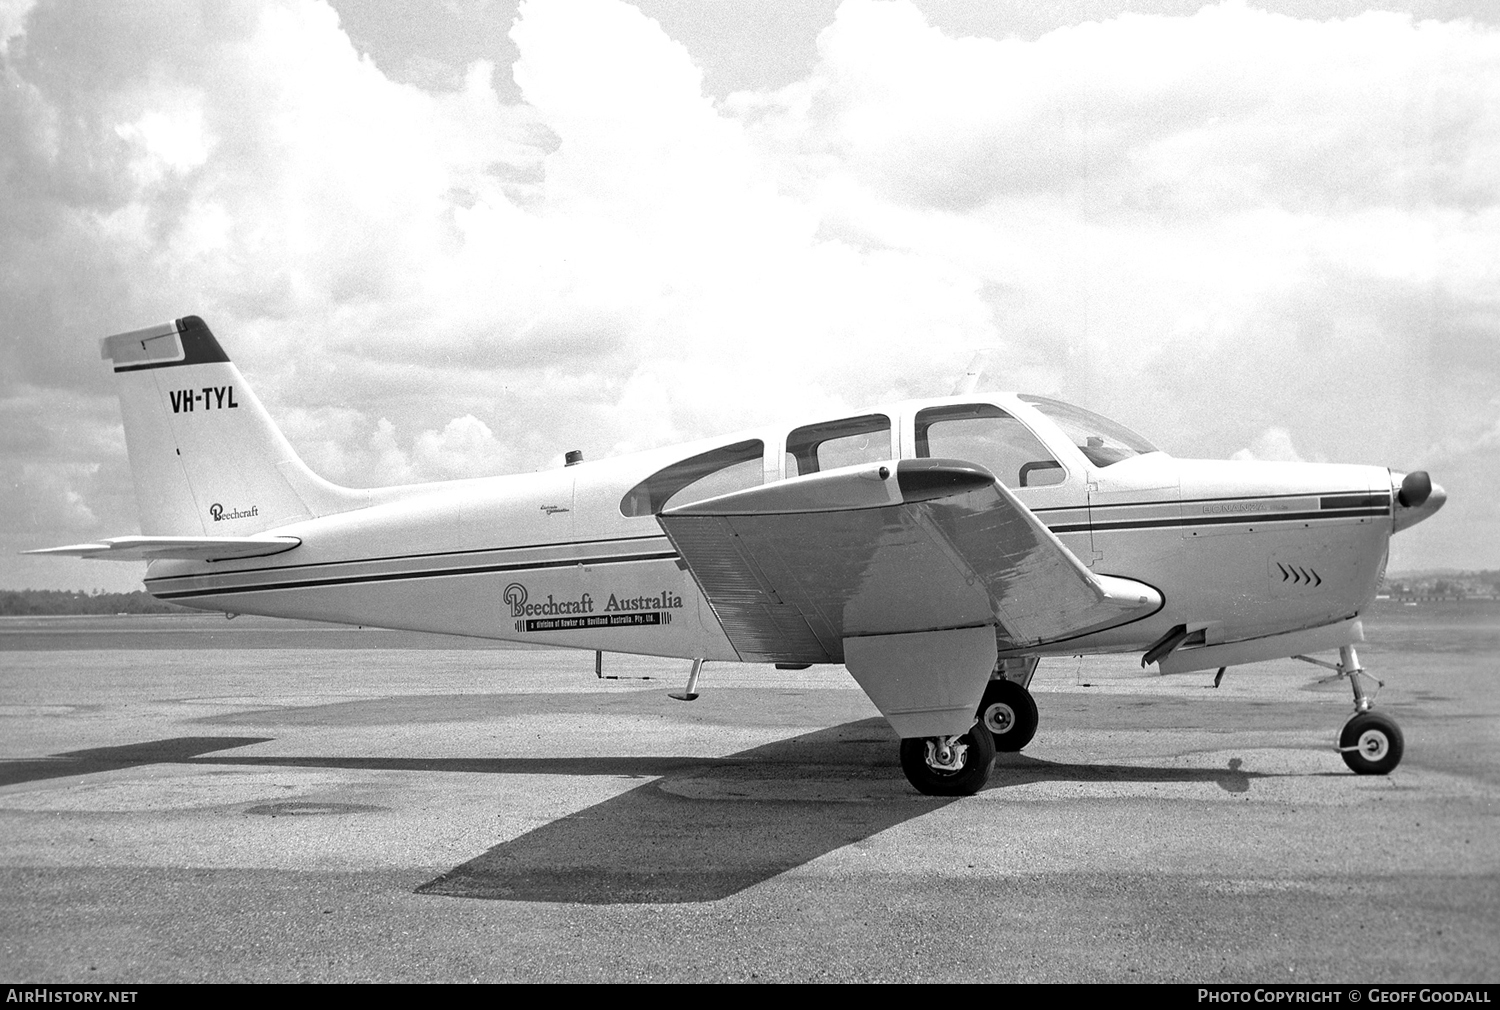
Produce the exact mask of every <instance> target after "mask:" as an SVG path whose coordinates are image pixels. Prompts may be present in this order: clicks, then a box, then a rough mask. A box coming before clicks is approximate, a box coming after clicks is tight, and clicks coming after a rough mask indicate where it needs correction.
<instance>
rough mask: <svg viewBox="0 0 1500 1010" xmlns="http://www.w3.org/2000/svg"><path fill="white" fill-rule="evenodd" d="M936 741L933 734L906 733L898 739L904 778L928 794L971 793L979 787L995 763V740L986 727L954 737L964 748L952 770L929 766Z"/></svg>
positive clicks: (976, 727) (970, 794)
mask: <svg viewBox="0 0 1500 1010" xmlns="http://www.w3.org/2000/svg"><path fill="white" fill-rule="evenodd" d="M937 742H938V738H937V737H907V738H906V739H905V740H902V741H901V770H902V771H903V772H905V773H906V780H907V781H908V782H910V783H911V784H912V785H914V786H916V787H917V791H918V792H921V793H926V794H927V795H928V796H973V795H974V794H975V793H977V792H979V790H981V789H983V788H984V784H985V782H987V781H989V777H990V768H991V767H992V766H993V765H994V763H995V741H994V739H993V738H992V737H991V736H990V733H989V731H988V730H986V729H985V728H984V727H983V726H975V727H974V728H973V729H971V730H969V732H967V733H965V734H964V735H963V736H961V737H959V738H958V741H957V743H958V746H961V747H963V748H964V754H963V760H962V763H961V764H960V765H959V767H958V768H955V769H952V770H949V769H944V768H938V767H934V766H933V764H932V761H931V760H930V757H931V755H932V750H933V749H935V748H936V745H937ZM929 745H932V747H931V748H929Z"/></svg>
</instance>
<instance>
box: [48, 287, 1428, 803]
mask: <svg viewBox="0 0 1500 1010" xmlns="http://www.w3.org/2000/svg"><path fill="white" fill-rule="evenodd" d="M102 351H103V357H104V358H105V359H107V360H109V361H110V362H111V363H112V365H113V368H114V373H115V379H116V382H117V384H118V388H119V394H120V404H121V412H122V415H123V418H124V425H125V437H126V445H127V449H128V452H129V456H130V465H131V470H132V473H133V475H134V479H135V488H136V496H137V498H138V500H139V504H140V511H141V530H142V535H140V536H124V537H115V538H112V539H108V540H104V541H101V542H99V543H89V544H74V545H71V546H68V547H55V548H50V549H47V550H43V551H37V552H33V553H41V554H47V553H51V554H62V555H74V556H79V557H88V558H118V559H135V560H140V559H145V560H147V561H149V562H150V565H149V567H148V569H147V575H146V586H147V588H148V589H149V591H150V592H151V593H152V595H154V596H155V597H157V598H158V599H163V600H171V601H173V602H174V603H179V604H183V605H185V606H189V607H196V608H199V609H203V610H219V611H225V612H231V613H251V614H265V615H270V616H276V617H294V618H308V619H313V620H320V621H333V622H341V623H347V624H360V625H373V626H379V627H387V628H398V629H407V630H412V631H430V632H443V633H448V634H457V635H471V636H479V637H483V638H495V639H507V640H511V641H519V642H527V643H532V644H538V645H548V646H558V647H569V648H578V649H589V650H595V651H597V652H622V653H641V654H648V655H657V656H671V657H679V658H682V659H685V660H691V661H692V666H691V672H690V673H689V681H688V687H687V691H686V692H685V693H684V695H683V697H689V698H691V697H695V696H696V695H695V694H694V693H693V692H694V688H695V686H696V683H697V679H698V674H699V671H700V670H701V668H702V665H703V663H704V662H705V661H707V660H716V661H717V660H729V661H741V662H751V663H774V664H777V665H778V666H783V667H802V666H806V665H809V664H816V663H843V664H844V665H845V666H846V667H847V668H848V670H849V672H850V673H851V674H852V675H853V677H854V679H855V680H856V681H857V682H858V683H859V686H860V687H861V688H863V689H864V691H865V692H866V693H867V694H868V695H869V696H870V699H871V700H872V701H873V702H874V703H875V705H876V707H877V708H879V710H880V712H881V714H882V715H884V716H885V718H886V719H887V720H889V722H890V724H891V726H892V727H893V728H894V729H895V731H896V733H897V735H898V736H900V738H901V744H900V758H901V766H902V769H903V771H904V772H905V774H906V776H907V778H908V779H909V780H910V781H911V783H912V784H913V785H914V786H915V787H916V788H917V789H918V790H920V791H921V792H924V793H929V794H934V795H965V794H970V793H973V792H976V791H977V790H979V789H980V788H981V787H982V786H983V785H984V783H985V781H986V780H987V778H988V776H989V774H990V769H991V766H992V765H993V762H994V755H995V751H996V749H997V748H999V749H1000V750H1006V751H1016V750H1020V749H1021V748H1022V747H1024V746H1025V745H1026V744H1027V743H1028V742H1029V741H1030V740H1031V738H1032V734H1033V733H1034V732H1035V731H1036V726H1037V709H1036V705H1035V703H1034V702H1033V700H1032V698H1031V695H1030V692H1029V687H1030V683H1031V678H1032V675H1033V674H1034V673H1035V671H1036V668H1037V663H1038V661H1039V659H1040V658H1041V657H1043V656H1049V655H1081V654H1090V653H1121V652H1141V653H1143V657H1142V665H1143V666H1145V665H1147V664H1150V663H1155V664H1157V666H1158V667H1159V669H1160V670H1161V672H1162V673H1182V672H1187V671H1194V670H1212V669H1217V670H1218V675H1219V676H1222V675H1223V671H1224V668H1226V667H1228V666H1232V665H1239V664H1243V663H1252V662H1256V661H1259V660H1267V659H1278V658H1283V657H1290V656H1297V657H1300V658H1304V659H1308V660H1309V661H1310V662H1317V663H1320V664H1321V665H1324V666H1328V667H1330V668H1332V669H1333V670H1335V671H1336V672H1337V673H1338V674H1339V675H1340V676H1343V677H1347V678H1348V680H1349V682H1350V684H1351V685H1352V688H1353V693H1354V707H1355V713H1354V715H1353V717H1352V718H1350V719H1349V721H1348V722H1347V723H1345V725H1344V727H1343V730H1342V732H1341V734H1340V736H1339V743H1338V749H1339V751H1340V752H1341V753H1342V755H1343V759H1344V761H1345V762H1346V763H1347V764H1348V766H1349V767H1350V768H1351V769H1353V770H1354V771H1355V772H1358V773H1362V774H1385V773H1387V772H1389V771H1390V770H1391V769H1393V768H1395V767H1396V765H1397V763H1398V762H1399V761H1400V760H1401V754H1402V748H1403V743H1402V737H1401V731H1400V729H1399V728H1398V727H1397V725H1396V723H1395V722H1394V721H1393V720H1392V719H1390V718H1389V717H1388V716H1386V715H1384V714H1382V713H1379V712H1376V711H1373V710H1372V708H1371V697H1370V695H1369V694H1368V693H1367V692H1366V690H1365V687H1364V685H1363V682H1362V678H1363V677H1365V676H1367V675H1366V674H1365V673H1364V671H1363V670H1362V669H1361V667H1360V664H1359V659H1358V656H1357V654H1356V652H1355V645H1356V643H1358V642H1361V641H1363V637H1364V636H1363V630H1362V628H1361V624H1360V615H1361V614H1362V613H1363V612H1364V610H1365V609H1366V608H1367V607H1368V606H1369V605H1370V603H1371V601H1372V600H1373V598H1374V596H1375V590H1376V587H1377V585H1378V584H1379V582H1380V578H1381V575H1382V572H1383V569H1384V565H1385V559H1386V553H1387V547H1388V545H1389V541H1390V537H1391V534H1392V533H1395V532H1397V531H1399V530H1402V529H1405V528H1406V527H1408V526H1411V525H1413V524H1414V523H1418V522H1420V521H1422V520H1423V519H1425V518H1427V517H1428V516H1430V515H1432V514H1433V513H1434V512H1436V511H1437V510H1438V509H1439V508H1440V507H1441V506H1442V504H1443V502H1444V500H1445V494H1444V492H1443V490H1442V488H1440V487H1438V486H1437V485H1436V484H1433V483H1432V482H1431V480H1430V479H1429V478H1428V476H1427V474H1426V473H1425V472H1421V471H1417V472H1414V473H1408V474H1401V473H1393V472H1391V471H1390V470H1387V469H1385V468H1384V467H1375V466H1347V465H1333V464H1322V463H1268V462H1219V461H1206V460H1187V459H1174V458H1173V457H1171V456H1169V455H1167V454H1166V453H1165V452H1162V451H1160V450H1159V449H1157V448H1156V447H1155V446H1154V445H1152V444H1151V443H1150V442H1148V441H1146V440H1145V439H1144V438H1142V437H1141V436H1139V435H1137V434H1136V433H1134V432H1133V431H1130V430H1129V429H1127V428H1125V427H1123V426H1122V425H1119V424H1116V423H1115V422H1113V421H1110V420H1107V419H1106V418H1103V417H1100V416H1099V415H1097V414H1094V413H1091V412H1089V411H1087V410H1083V409H1080V408H1078V407H1075V406H1071V405H1069V404H1067V403H1063V402H1060V401H1058V400H1054V399H1049V398H1046V397H1040V396H1028V395H1015V394H1009V393H1006V394H995V393H974V392H967V393H960V394H959V395H954V396H947V397H938V398H933V399H924V400H910V401H906V402H903V403H895V404H889V405H886V406H881V407H875V408H872V409H870V410H866V411H863V412H861V413H857V414H851V415H847V416H833V417H817V418H810V419H804V420H798V421H796V422H794V423H788V424H783V425H772V426H769V427H765V428H760V429H756V430H753V431H747V432H741V433H739V434H734V435H728V436H725V437H722V438H712V439H705V440H703V441H699V442H693V443H690V444H686V445H679V446H672V447H669V448H661V449H654V450H650V451H647V452H641V453H636V454H633V455H628V456H621V457H618V458H612V459H604V460H598V461H592V462H581V461H579V460H578V456H577V454H576V453H570V454H569V455H568V465H565V466H561V467H558V468H556V469H553V470H550V471H544V472H540V473H528V474H518V475H513V476H502V477H487V478H480V479H471V480H458V481H451V482H444V483H433V484H417V485H410V486H402V487H386V488H374V489H369V490H353V489H350V488H344V487H338V486H335V485H333V484H331V483H329V482H327V481H325V480H323V479H321V478H319V477H318V476H316V475H315V474H313V473H312V471H310V470H309V469H308V468H307V466H306V465H304V464H303V462H302V461H301V460H300V459H299V458H298V457H297V454H296V452H295V451H294V450H293V449H292V447H291V445H290V444H289V443H288V442H287V440H286V439H285V438H284V437H283V436H282V434H281V432H280V431H279V430H278V429H277V427H276V425H275V424H274V423H273V422H272V420H271V418H270V416H269V415H268V414H267V413H266V411H265V409H264V408H263V407H262V406H261V403H260V401H259V400H258V399H257V398H256V396H255V394H254V393H253V392H252V391H251V390H250V387H249V386H248V385H247V384H246V382H245V379H244V377H243V376H242V375H241V374H240V372H239V370H238V369H237V368H236V367H235V366H234V364H233V363H232V362H230V360H229V358H228V356H227V355H226V354H225V353H224V351H223V350H222V348H221V347H220V345H219V342H218V341H217V340H216V339H215V338H214V335H213V334H212V333H211V332H210V331H209V328H208V327H207V326H206V325H205V324H204V322H203V320H201V319H199V318H198V317H196V316H187V317H185V318H182V319H178V320H176V321H175V322H172V323H166V324H163V325H160V326H153V327H149V328H147V329H142V330H135V331H133V332H129V333H121V334H118V335H116V336H112V337H106V338H105V339H104V341H103V342H102ZM967 385H968V387H969V388H972V385H973V382H972V376H971V381H970V382H969V383H967ZM960 388H961V389H962V388H964V387H963V386H962V385H961V386H960ZM1335 649H1336V650H1338V656H1339V658H1338V661H1337V662H1336V663H1335V662H1328V661H1323V660H1312V659H1310V658H1309V657H1307V656H1306V654H1307V653H1310V652H1316V651H1320V650H1335ZM1216 683H1217V681H1216Z"/></svg>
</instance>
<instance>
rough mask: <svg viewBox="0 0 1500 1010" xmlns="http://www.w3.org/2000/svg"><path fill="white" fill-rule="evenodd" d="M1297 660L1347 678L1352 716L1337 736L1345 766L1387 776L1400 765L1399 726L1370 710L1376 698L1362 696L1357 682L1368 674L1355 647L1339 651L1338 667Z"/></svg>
mask: <svg viewBox="0 0 1500 1010" xmlns="http://www.w3.org/2000/svg"><path fill="white" fill-rule="evenodd" d="M1296 658H1297V659H1301V660H1303V661H1305V662H1309V663H1315V664H1317V665H1318V666H1326V667H1328V668H1329V669H1331V670H1333V671H1334V672H1335V673H1337V674H1338V675H1339V676H1340V677H1348V678H1349V686H1350V687H1351V688H1353V690H1354V715H1353V717H1352V718H1350V720H1349V721H1348V722H1346V723H1344V728H1343V730H1342V731H1341V732H1340V733H1339V756H1340V757H1342V758H1343V759H1344V764H1346V765H1348V766H1349V767H1350V769H1351V770H1353V772H1354V773H1355V774H1356V775H1388V774H1390V773H1391V771H1393V770H1394V769H1395V767H1396V766H1397V765H1398V764H1400V763H1401V755H1402V753H1403V752H1404V751H1405V749H1406V741H1405V740H1404V739H1402V736H1401V727H1400V726H1397V725H1396V720H1394V719H1392V718H1391V717H1390V716H1388V715H1385V714H1383V713H1381V712H1375V711H1373V707H1374V704H1375V699H1374V698H1372V697H1371V696H1370V695H1368V694H1366V693H1365V688H1364V684H1362V683H1361V682H1360V679H1359V678H1361V677H1369V676H1370V675H1369V674H1367V673H1365V671H1364V668H1363V667H1362V666H1360V665H1359V654H1358V653H1356V652H1355V651H1354V646H1352V645H1346V646H1344V647H1343V648H1341V649H1339V661H1338V664H1337V665H1335V664H1333V663H1325V662H1322V661H1321V660H1316V659H1309V658H1308V657H1306V656H1297V657H1296ZM1370 679H1371V680H1375V678H1373V677H1371V678H1370ZM1375 685H1376V686H1377V687H1384V686H1385V685H1384V684H1383V683H1382V682H1381V681H1379V680H1375Z"/></svg>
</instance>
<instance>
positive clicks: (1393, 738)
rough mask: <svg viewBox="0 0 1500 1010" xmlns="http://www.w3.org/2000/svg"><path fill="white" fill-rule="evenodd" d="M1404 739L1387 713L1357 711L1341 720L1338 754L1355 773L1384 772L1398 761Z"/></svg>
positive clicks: (1377, 773) (1387, 772)
mask: <svg viewBox="0 0 1500 1010" xmlns="http://www.w3.org/2000/svg"><path fill="white" fill-rule="evenodd" d="M1405 747H1406V743H1405V741H1404V740H1402V738H1401V727H1399V726H1397V725H1396V721H1395V720H1394V719H1392V718H1390V717H1389V716H1385V715H1381V714H1380V713H1378V712H1361V713H1359V714H1358V715H1356V716H1355V717H1354V718H1353V719H1350V720H1349V721H1348V722H1346V723H1344V730H1343V732H1342V733H1340V734H1339V754H1340V755H1341V756H1342V757H1343V759H1344V764H1346V765H1348V766H1349V767H1350V768H1352V769H1353V770H1354V773H1355V774H1356V775H1387V774H1389V773H1390V772H1391V770H1392V769H1394V768H1395V767H1396V766H1397V765H1398V764H1400V763H1401V754H1402V752H1403V751H1404V750H1405Z"/></svg>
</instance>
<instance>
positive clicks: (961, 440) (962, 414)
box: [916, 403, 1067, 488]
mask: <svg viewBox="0 0 1500 1010" xmlns="http://www.w3.org/2000/svg"><path fill="white" fill-rule="evenodd" d="M916 434H917V456H918V457H921V458H927V457H932V458H937V459H961V460H966V461H968V462H970V463H978V464H979V465H980V466H983V467H985V468H987V469H988V470H989V471H990V472H991V473H993V474H994V475H995V476H996V477H997V478H998V479H999V481H1000V483H1002V484H1004V485H1005V486H1006V487H1009V488H1018V487H1040V486H1042V485H1046V484H1061V483H1062V482H1063V481H1064V480H1065V479H1066V478H1067V471H1066V470H1064V469H1063V465H1062V464H1061V463H1059V462H1058V461H1057V460H1055V459H1053V458H1052V453H1051V452H1050V451H1048V449H1047V447H1046V446H1045V445H1043V444H1042V441H1041V439H1039V438H1037V437H1036V436H1035V435H1033V434H1032V433H1031V429H1029V428H1027V427H1026V426H1025V425H1024V424H1022V423H1021V422H1020V421H1018V420H1016V419H1015V418H1014V417H1012V416H1011V415H1010V414H1007V413H1006V412H1005V411H1003V410H1001V409H1000V408H999V407H997V406H995V405H994V404H992V403H963V404H955V405H953V406H949V407H928V408H927V409H926V410H922V411H918V412H917V431H916Z"/></svg>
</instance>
